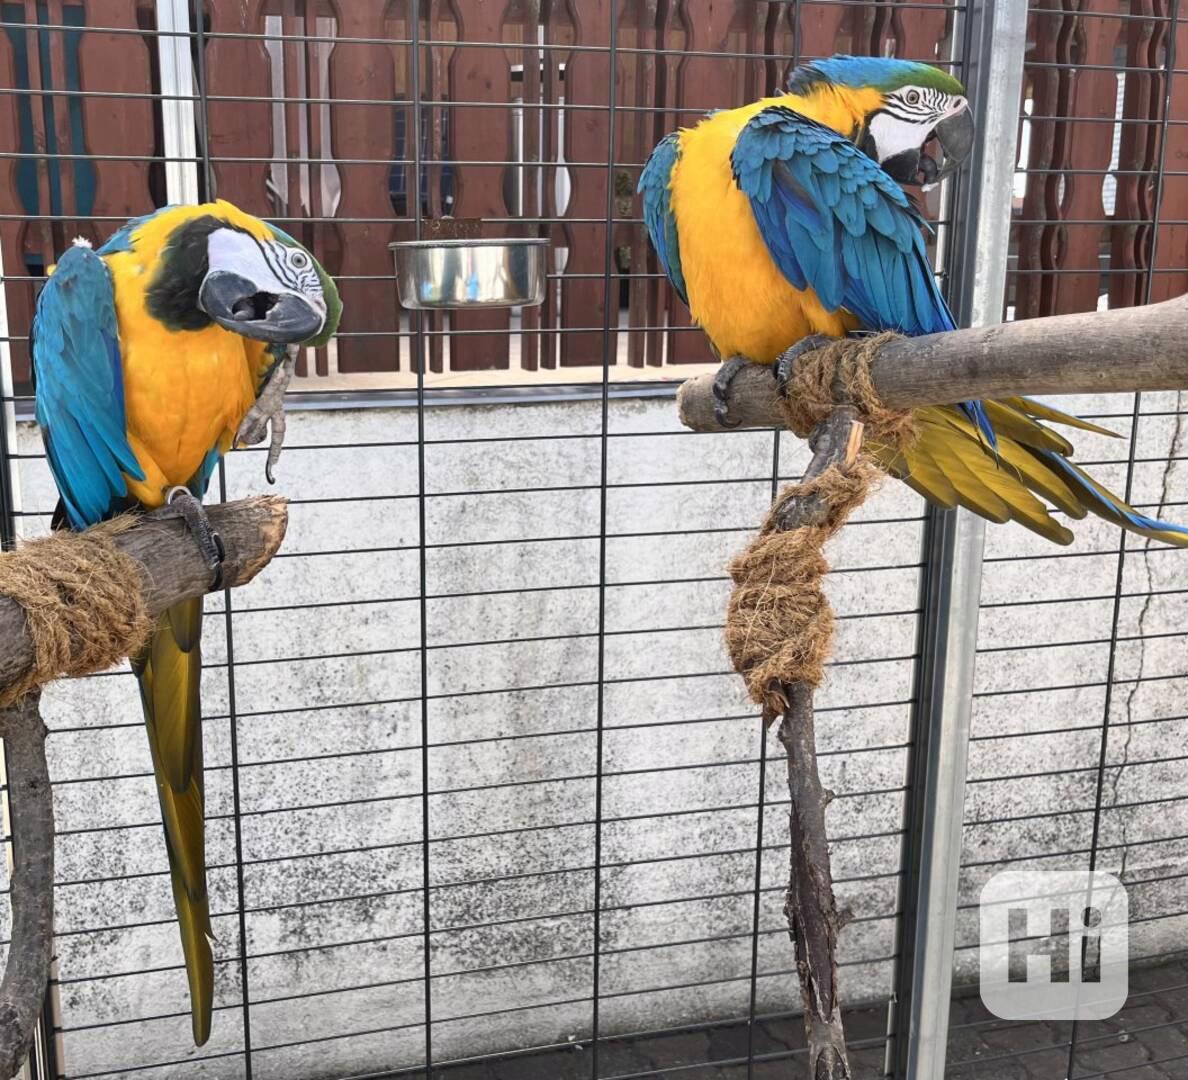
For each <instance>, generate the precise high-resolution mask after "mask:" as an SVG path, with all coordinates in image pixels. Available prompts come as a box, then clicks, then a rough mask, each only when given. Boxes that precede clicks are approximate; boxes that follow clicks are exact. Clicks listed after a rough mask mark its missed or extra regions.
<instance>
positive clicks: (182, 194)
mask: <svg viewBox="0 0 1188 1080" xmlns="http://www.w3.org/2000/svg"><path fill="white" fill-rule="evenodd" d="M157 30H158V31H159V32H158V34H157V59H158V62H159V64H160V68H161V100H160V106H161V128H162V132H163V136H164V149H165V191H166V193H167V197H168V199H169V202H171V203H187V204H193V203H197V202H198V160H197V159H198V144H197V140H196V137H195V129H196V117H195V115H194V58H193V55H192V54H191V52H190V0H157Z"/></svg>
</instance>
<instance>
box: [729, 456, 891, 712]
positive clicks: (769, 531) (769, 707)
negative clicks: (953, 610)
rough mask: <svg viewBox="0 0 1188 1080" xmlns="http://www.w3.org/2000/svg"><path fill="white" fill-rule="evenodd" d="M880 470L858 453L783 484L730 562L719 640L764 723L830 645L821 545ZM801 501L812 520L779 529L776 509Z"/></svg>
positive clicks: (819, 665)
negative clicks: (730, 584)
mask: <svg viewBox="0 0 1188 1080" xmlns="http://www.w3.org/2000/svg"><path fill="white" fill-rule="evenodd" d="M880 475H881V474H880V473H879V471H878V469H876V468H875V467H874V465H872V464H871V463H870V462H869V461H867V459H865V458H860V459H859V460H858V461H856V462H855V463H854V464H853V465H851V466H850V467H849V468H848V469H847V468H843V467H839V466H836V465H835V466H830V467H829V468H828V469H827V470H826V471H825V472H823V473H822V474H821V475H820V476H815V477H813V478H812V479H809V480H806V481H804V482H803V483H800V484H795V485H793V486H791V487H788V488H785V489H784V491H783V492H782V493H781V494H780V498H779V499H778V500H777V502H776V504H775V506H774V507H773V508H772V511H771V513H770V514H769V515H768V517H767V520H766V521H765V522H764V523H763V527H762V529H760V531H759V535H758V536H757V537H756V538H755V539H754V540H753V541H752V542H751V544H750V546H749V547H748V548H747V550H746V551H744V552H742V554H740V555H737V556H736V557H735V558H734V560H733V561H732V562H731V564H730V576H731V578H733V579H734V592H733V593H732V594H731V597H730V607H729V609H728V611H727V616H726V644H727V647H728V649H729V650H730V658H731V660H733V661H734V667H735V670H736V671H738V673H739V674H740V675H742V677H743V678H744V679H745V680H746V683H747V689H748V690H749V691H750V694H751V698H752V700H754V701H755V703H756V704H758V705H761V706H763V717H764V720H765V721H766V722H767V723H770V722H771V721H772V720H773V719H774V718H775V717H777V716H779V715H781V714H782V713H783V712H784V711H785V709H787V707H788V702H787V699H786V696H785V694H784V690H783V688H784V687H785V686H788V685H791V684H792V683H797V682H800V683H806V684H807V685H809V686H811V687H814V688H816V687H817V686H820V684H821V680H822V678H823V677H824V667H825V661H826V660H828V658H829V654H830V650H831V647H832V642H833V609H832V608H831V607H830V606H829V601H828V600H827V599H826V597H825V590H824V582H825V575H826V574H827V573H828V572H829V564H828V562H826V560H825V555H824V553H823V551H822V547H823V546H824V544H825V541H826V540H828V539H829V538H830V537H831V536H833V535H834V534H835V533H837V531H838V530H839V529H840V528H841V527H842V526H843V525H844V524H845V523H846V520H847V519H848V518H849V516H850V514H851V513H853V511H854V510H856V509H857V508H858V507H859V506H861V505H862V503H863V502H864V501H865V500H866V497H867V495H868V494H869V492H870V488H871V485H872V484H874V483H876V482H877V480H878V478H879V476H880ZM807 502H816V503H819V504H820V506H821V517H820V519H819V520H817V521H815V522H813V523H812V524H806V525H803V526H801V527H800V528H796V529H792V530H791V531H783V530H782V529H781V528H780V520H781V512H782V511H784V510H786V509H787V508H788V507H789V505H790V504H793V503H801V504H803V503H807Z"/></svg>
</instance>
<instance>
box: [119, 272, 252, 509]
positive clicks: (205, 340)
mask: <svg viewBox="0 0 1188 1080" xmlns="http://www.w3.org/2000/svg"><path fill="white" fill-rule="evenodd" d="M107 263H108V266H109V268H110V269H111V271H112V277H113V280H114V284H115V301H116V315H117V319H118V322H119V334H120V355H121V360H122V363H123V369H124V406H125V411H126V414H127V425H128V441H129V444H130V445H131V447H132V450H133V451H134V453H135V454H136V458H137V461H138V462H139V463H140V466H141V468H143V469H144V472H145V480H144V481H143V482H140V481H134V480H129V482H128V487H129V491H130V493H131V494H132V495H133V496H134V497H135V498H136V499H138V500H139V501H140V502H141V503H143V504H144V505H146V506H160V505H161V504H162V503H163V501H164V493H165V491H166V490H167V489H168V488H171V487H173V486H175V485H179V484H187V483H189V481H190V480H191V479H192V478H193V477H194V475H195V473H197V472H198V470H199V468H200V467H201V465H202V462H203V461H204V459H205V458H206V456H207V454H208V453H209V452H210V451H211V449H212V448H213V447H215V446H216V445H218V446H219V447H220V448H221V449H222V450H223V451H226V450H228V449H229V448H230V445H231V441H232V439H233V438H234V436H235V432H236V431H237V429H238V427H239V423H240V421H241V420H242V419H243V417H244V414H245V413H246V412H247V410H248V409H249V408H250V407H251V405H252V403H253V402H254V401H255V398H256V390H257V387H258V385H259V381H260V378H261V376H262V373H263V370H264V368H265V366H266V364H267V363H268V356H267V354H266V352H265V346H264V344H263V343H261V342H255V341H248V340H247V339H245V338H242V337H240V336H239V335H237V334H232V333H230V332H229V331H227V330H224V329H223V328H222V327H220V326H214V325H212V326H209V327H207V328H205V329H203V330H170V329H169V328H168V327H166V326H165V325H164V324H162V323H160V322H158V321H157V320H156V319H154V318H152V317H151V316H150V315H149V313H148V311H147V310H146V308H145V288H146V286H147V284H148V270H147V268H145V267H144V266H142V265H141V263H140V261H139V260H138V259H137V257H136V255H135V254H134V253H133V252H122V253H119V254H116V255H112V256H108V257H107Z"/></svg>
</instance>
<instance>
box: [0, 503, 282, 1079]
mask: <svg viewBox="0 0 1188 1080" xmlns="http://www.w3.org/2000/svg"><path fill="white" fill-rule="evenodd" d="M207 513H208V516H209V518H210V522H211V524H212V526H213V527H214V528H215V530H217V531H218V533H219V535H220V536H221V537H222V540H223V544H224V547H225V548H226V554H227V557H226V561H225V562H224V564H223V573H224V582H225V585H226V587H229V588H230V587H235V586H238V585H246V584H247V583H248V582H249V581H251V580H252V578H254V577H255V576H256V575H257V574H258V573H259V572H260V571H261V570H262V569H263V568H264V567H265V566H266V565H267V564H268V562H269V561H270V560H271V558H272V557H273V555H275V554H276V552H277V550H278V549H279V547H280V544H281V541H282V540H283V539H284V535H285V528H286V525H287V523H288V503H287V502H286V501H285V500H284V499H280V498H275V497H270V498H257V499H244V500H242V501H239V502H234V503H227V504H224V505H219V506H211V507H208V508H207ZM103 568H107V569H108V570H109V571H110V570H112V569H113V568H114V570H115V572H112V573H109V574H108V576H107V577H106V578H105V579H100V577H99V575H98V573H97V571H101V570H102V569H103ZM210 580H211V575H210V570H209V569H208V567H207V566H206V564H205V562H204V560H203V558H202V555H201V553H200V552H199V550H198V546H197V545H196V544H195V543H194V541H193V539H192V538H191V537H190V536H189V534H188V533H187V531H186V527H185V524H184V523H183V522H182V521H181V519H180V518H179V517H178V516H177V514H176V513H175V512H173V511H170V510H164V511H158V512H157V513H154V514H147V515H143V516H140V517H135V518H132V517H129V518H127V519H122V520H120V522H119V524H117V525H114V526H113V525H111V524H108V525H106V526H99V527H98V528H97V529H93V530H88V532H85V533H61V534H56V535H55V536H53V537H50V538H48V539H45V540H36V541H32V542H31V543H29V544H27V545H25V546H24V547H23V548H21V549H19V550H18V551H16V552H13V553H10V554H7V555H2V556H0V591H3V590H4V589H8V590H9V591H10V592H11V593H13V594H14V595H17V596H20V597H21V602H19V603H18V601H17V600H16V599H14V598H13V596H12V595H8V594H7V593H5V594H4V595H0V700H4V701H8V704H7V705H5V706H3V707H0V738H3V740H4V754H5V766H6V772H7V777H8V789H9V805H10V820H11V830H12V837H11V839H12V845H13V873H12V881H11V892H10V895H11V904H12V935H11V943H10V945H9V949H8V960H7V963H6V965H5V969H4V978H3V981H2V982H0V1077H3V1078H4V1080H10V1078H11V1077H13V1076H15V1075H16V1074H17V1072H18V1071H19V1069H20V1067H21V1064H22V1062H23V1061H24V1060H25V1057H26V1055H27V1054H28V1052H29V1046H30V1045H31V1043H32V1039H33V1031H34V1028H35V1026H36V1023H37V1017H38V1015H39V1013H40V1011H41V1007H42V1002H43V1000H44V997H45V988H46V984H47V982H48V979H49V969H50V961H51V958H52V949H53V896H54V893H53V880H54V814H53V798H52V790H51V787H50V779H49V770H48V768H47V765H46V757H45V735H46V732H45V725H44V724H43V723H42V721H41V713H40V710H39V708H38V706H39V702H40V697H41V691H40V684H42V683H44V682H48V681H49V680H50V679H53V678H56V677H58V676H59V675H61V674H67V673H68V674H71V675H83V674H91V673H94V672H95V671H101V670H104V669H105V668H108V667H110V666H111V665H112V664H114V663H116V662H117V661H118V660H119V659H121V658H122V657H124V656H127V655H128V654H129V653H132V652H135V651H136V650H137V649H138V648H139V647H140V645H141V644H142V643H143V636H144V633H145V632H146V630H147V629H148V628H151V626H152V625H153V623H154V622H155V621H156V619H157V617H158V616H159V615H160V614H161V613H162V612H163V611H165V610H166V609H167V608H169V607H172V606H173V605H174V604H176V603H179V602H180V601H182V600H188V599H191V598H193V597H196V596H202V595H203V594H205V593H207V592H209V591H210ZM22 605H24V606H22ZM113 628H114V629H113Z"/></svg>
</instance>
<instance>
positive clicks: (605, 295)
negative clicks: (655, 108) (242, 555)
mask: <svg viewBox="0 0 1188 1080" xmlns="http://www.w3.org/2000/svg"><path fill="white" fill-rule="evenodd" d="M607 64H608V71H607V78H606V81H607V115H606V144H607V145H606V250H605V252H604V261H603V272H602V315H603V319H602V430H601V439H600V444H601V445H600V448H599V449H600V461H599V480H598V690H597V700H596V710H597V711H596V719H595V726H596V728H597V733H596V735H595V767H594V772H595V778H594V927H593V930H594V964H593V998H594V1001H593V1004H592V1006H591V1017H590V1029H591V1032H590V1035H591V1041H590V1076H591V1077H592V1080H598V1075H599V1068H598V1065H599V1041H598V1028H599V1020H600V1018H601V1017H600V1007H601V1001H600V997H601V982H602V794H603V793H602V772H603V760H602V756H603V734H604V730H605V721H606V716H605V712H606V540H607V537H606V532H607V529H606V512H607V476H608V468H609V459H610V365H611V359H612V358H611V327H612V325H613V326H614V328H615V329H616V330H617V329H618V324H619V291H618V283H617V281H616V280H615V279H614V276H613V271H614V266H615V159H616V157H617V156H618V155H617V149H618V148H617V145H616V144H617V141H618V140H617V138H616V135H617V132H618V123H617V119H618V112H617V110H616V105H617V104H618V96H617V94H618V74H619V0H610V50H609V53H608V56H607ZM561 149H562V151H564V143H562V145H561ZM612 320H613V323H612Z"/></svg>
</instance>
